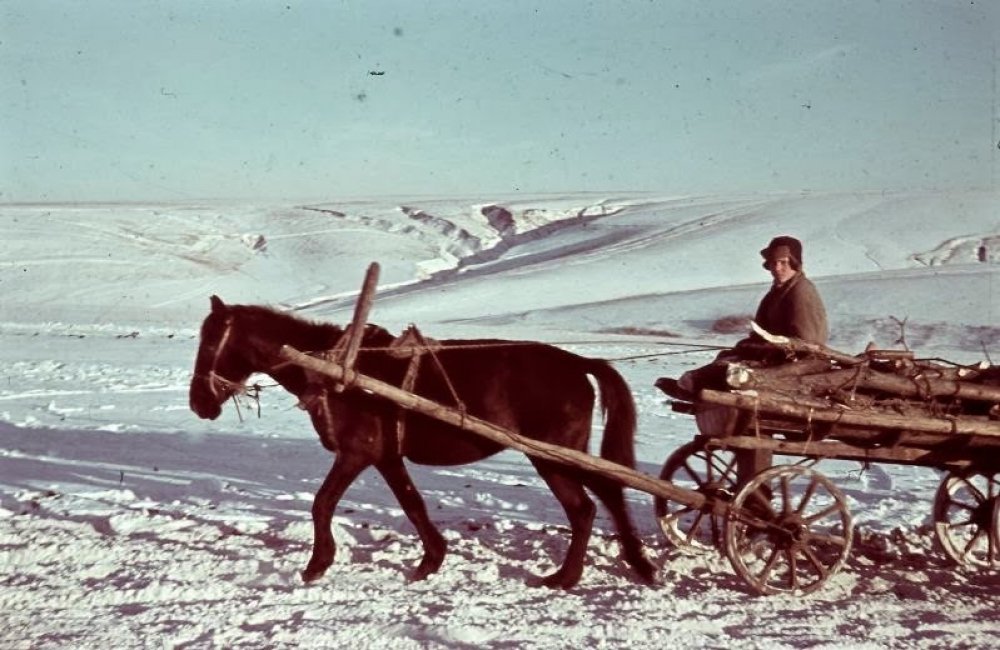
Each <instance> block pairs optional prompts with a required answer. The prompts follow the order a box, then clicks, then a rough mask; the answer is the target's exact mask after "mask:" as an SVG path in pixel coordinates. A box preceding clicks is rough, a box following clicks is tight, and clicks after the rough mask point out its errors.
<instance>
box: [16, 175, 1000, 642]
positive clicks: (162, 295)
mask: <svg viewBox="0 0 1000 650" xmlns="http://www.w3.org/2000/svg"><path fill="white" fill-rule="evenodd" d="M0 226H2V230H3V233H4V237H3V238H2V240H0V286H2V289H3V300H2V302H0V341H2V344H0V363H2V364H3V368H4V381H3V382H2V383H0V611H3V612H4V613H3V614H0V623H2V624H3V625H0V628H2V630H0V646H3V647H66V646H73V647H96V646H105V645H108V644H113V645H115V646H116V647H145V646H149V645H155V646H160V645H170V644H176V645H177V646H183V645H185V644H187V645H189V646H191V647H335V646H336V647H358V648H361V647H364V648H372V647H384V648H390V647H391V648H394V649H395V648H422V647H496V648H501V647H521V646H534V647H543V648H556V647H566V646H567V645H581V646H582V645H587V646H596V647H691V648H693V647H704V646H706V645H709V646H721V645H726V646H727V647H728V646H736V647H743V646H754V645H764V646H767V647H802V646H804V645H817V646H819V647H843V646H844V645H848V646H852V647H882V646H900V647H901V646H907V647H936V646H939V645H942V644H943V645H948V646H952V647H958V646H964V647H973V646H980V647H983V646H986V645H988V644H989V643H990V642H991V639H993V638H995V637H996V635H997V634H1000V619H998V615H997V612H998V611H1000V596H998V592H997V589H996V587H997V581H996V577H995V576H991V575H984V574H966V573H962V572H960V571H956V570H953V569H952V568H950V567H946V566H945V564H944V561H943V560H942V559H941V558H940V554H939V553H937V552H936V551H934V550H932V549H931V543H930V535H929V532H928V530H927V527H926V524H927V522H928V521H929V513H930V503H931V498H932V495H933V490H934V489H935V488H936V486H937V483H938V480H939V477H938V475H937V473H936V472H934V471H932V470H929V469H925V468H905V467H883V466H877V467H872V468H860V467H859V466H857V465H855V464H849V463H841V464H838V463H831V464H829V465H827V464H823V465H821V468H822V469H823V470H824V472H826V473H828V474H829V475H830V476H831V477H832V478H834V479H835V480H836V481H837V482H838V483H839V484H840V485H841V486H842V488H843V489H844V490H845V492H846V493H847V494H848V496H849V498H850V501H851V507H852V511H853V512H854V515H855V519H856V522H857V525H858V526H859V529H860V530H863V531H864V533H863V535H862V543H861V544H860V549H859V550H857V551H856V552H855V555H856V558H855V559H853V560H852V561H851V562H850V563H849V564H848V566H847V567H846V568H845V570H844V571H843V572H842V573H841V574H839V575H838V576H836V578H835V579H834V580H833V581H831V584H830V585H829V586H828V587H827V588H825V589H824V590H823V591H821V592H820V593H819V594H817V595H815V596H813V597H810V598H807V599H803V600H799V599H791V598H789V599H785V598H780V597H778V598H771V599H751V598H747V596H746V594H745V593H744V591H742V587H741V586H740V585H739V581H738V580H737V579H736V578H735V577H734V576H733V575H732V571H731V569H729V568H728V565H727V564H726V563H725V562H724V560H722V559H721V558H710V559H693V558H689V557H684V556H681V555H679V554H677V553H675V552H673V551H671V550H670V548H669V547H668V545H667V544H666V542H665V541H664V540H662V539H661V538H660V536H659V533H658V531H657V530H656V527H655V523H654V522H653V521H652V513H651V508H650V498H649V497H648V496H646V495H644V494H639V493H632V492H630V493H629V499H630V503H631V505H632V510H633V516H634V518H635V520H636V523H637V525H638V527H639V529H640V531H641V533H642V535H643V539H644V541H645V542H646V543H647V544H648V546H649V552H650V554H651V556H656V558H657V560H656V561H657V564H658V565H659V564H662V566H663V568H662V571H661V583H662V584H660V585H658V586H656V587H646V586H643V585H639V584H637V583H635V582H634V580H633V579H632V577H631V576H630V574H629V572H628V571H627V570H626V569H625V568H624V567H623V566H622V565H621V563H620V562H619V560H618V558H617V547H616V546H615V544H614V543H613V540H612V539H611V537H610V530H611V527H610V524H609V522H608V521H607V520H606V519H604V518H603V517H604V515H603V513H602V515H601V517H602V519H600V520H599V522H598V526H599V527H600V528H601V531H602V532H601V534H600V535H599V536H598V537H597V538H596V539H595V540H594V541H593V542H592V544H591V549H590V551H589V558H590V562H591V564H590V565H589V566H588V569H587V572H586V573H585V574H584V580H583V582H581V585H580V587H579V588H578V589H576V590H574V591H573V592H571V593H569V594H562V593H559V594H552V593H548V592H541V591H538V590H537V589H532V588H529V587H527V586H526V585H525V583H526V582H527V580H528V578H529V577H530V576H531V575H532V574H537V573H542V572H545V571H548V570H549V569H550V568H551V566H552V562H553V558H558V557H560V554H561V552H562V549H563V545H564V543H565V535H564V534H563V531H562V527H563V526H564V524H565V519H564V516H563V514H562V512H561V509H560V508H559V506H558V504H556V503H555V502H554V501H553V500H552V498H551V495H550V493H549V492H548V491H547V490H546V489H545V487H544V485H543V484H542V483H541V481H540V479H538V477H537V475H536V474H534V472H533V471H532V469H531V467H530V465H528V464H527V463H526V462H525V461H524V459H523V458H522V457H521V456H519V455H518V454H514V453H512V452H505V453H503V454H500V455H498V456H496V457H494V458H492V459H489V460H487V461H484V462H482V463H479V464H477V465H472V466H463V467H455V468H427V467H416V466H415V467H413V468H412V470H413V474H414V477H415V481H416V482H417V484H418V486H419V487H420V489H421V491H422V492H423V494H424V496H425V498H426V499H427V501H428V504H429V507H430V508H431V511H432V517H433V519H434V520H435V521H436V522H437V523H438V525H439V526H440V527H441V529H442V531H443V532H444V534H445V536H446V537H447V538H448V539H449V543H450V545H451V555H449V557H448V559H447V560H446V562H445V566H444V568H443V569H442V571H441V573H440V574H438V575H436V576H434V577H432V578H431V579H430V580H428V581H425V582H422V583H415V584H407V583H406V582H405V578H404V574H405V571H406V570H407V568H408V567H410V566H411V565H412V564H413V562H414V560H415V559H416V558H417V557H418V554H419V546H418V541H417V540H416V538H415V535H414V533H413V529H412V528H411V527H410V525H409V524H408V523H407V522H406V521H405V519H404V518H403V517H402V514H401V512H400V510H399V509H398V506H397V505H396V503H395V501H394V500H393V499H392V496H391V494H390V493H389V492H388V490H387V489H386V488H385V486H384V485H383V484H382V483H381V482H380V480H379V479H378V477H377V476H375V475H374V474H365V475H363V476H362V478H361V480H360V481H359V482H358V483H357V484H356V485H355V486H353V487H352V489H351V490H350V491H349V492H348V494H347V496H346V498H345V502H344V503H343V505H342V508H341V509H340V510H339V511H338V514H337V517H336V519H335V536H336V537H337V539H338V543H339V544H340V546H341V551H340V552H341V554H340V555H339V556H338V559H337V561H336V563H335V565H334V567H333V568H332V569H331V571H330V572H329V574H328V575H327V577H326V578H325V579H324V580H322V581H320V582H319V583H318V584H316V585H312V586H309V587H306V586H303V585H302V584H301V582H300V581H299V579H298V571H299V570H300V569H301V568H302V565H303V564H304V562H305V559H306V557H307V553H308V545H309V543H310V540H311V526H310V523H309V508H310V500H311V498H312V494H313V493H314V492H315V490H316V488H317V486H318V484H319V481H321V479H322V477H323V476H324V474H325V472H326V469H327V468H328V466H329V463H330V460H331V458H330V456H329V455H328V454H327V453H326V452H325V451H324V450H323V449H322V447H321V446H320V445H319V443H318V441H317V440H316V437H315V433H314V432H313V431H312V428H311V426H310V425H309V422H308V418H307V417H306V416H305V415H304V414H303V413H302V412H301V411H299V410H297V409H295V408H294V405H295V404H294V399H292V398H291V397H290V396H288V395H286V394H284V393H282V392H281V391H280V390H278V389H273V388H265V390H264V393H263V397H262V401H261V403H260V414H259V417H258V415H257V413H256V412H255V410H256V405H253V404H244V405H243V407H241V411H240V413H239V415H238V414H237V412H236V410H235V409H229V410H227V413H226V414H225V415H224V416H223V417H222V418H220V419H219V420H218V421H215V422H206V421H202V420H198V419H197V418H196V417H195V416H194V414H193V413H191V412H190V410H189V408H188V404H187V389H188V383H189V381H190V375H191V368H192V364H193V362H194V356H195V351H196V349H197V345H198V341H197V334H198V327H199V325H200V323H201V320H202V319H203V318H204V316H205V315H206V314H207V312H208V304H209V303H208V297H209V296H210V295H212V294H218V295H220V296H222V297H223V298H224V299H225V300H226V301H227V302H229V303H254V304H270V305H274V306H278V307H280V308H283V309H288V310H294V311H295V312H296V313H298V314H300V315H303V316H307V317H309V318H314V319H317V320H328V321H334V322H340V323H343V322H345V321H346V320H348V318H349V315H350V312H351V310H352V309H353V304H354V297H355V295H356V292H357V289H358V287H359V285H360V282H361V279H362V277H363V275H364V271H365V268H366V267H367V265H368V264H369V263H370V262H371V261H378V262H379V263H380V264H381V267H382V276H381V278H382V279H381V284H380V286H379V292H378V296H377V299H376V304H375V308H374V312H373V314H372V317H371V320H372V321H374V322H377V323H380V324H382V325H384V326H386V327H389V328H390V329H392V330H399V329H401V328H403V327H404V326H406V325H407V324H409V323H416V324H417V325H418V326H420V328H421V330H422V331H423V332H425V333H426V334H427V335H429V336H434V337H441V338H443V337H447V336H461V337H465V338H472V337H480V336H482V337H487V336H489V337H503V338H530V339H535V340H543V341H548V342H553V343H556V344H559V345H563V346H565V347H568V348H570V349H573V350H574V351H577V352H581V353H583V354H586V355H589V356H595V357H603V358H609V359H612V360H615V362H616V367H617V368H618V369H619V370H620V371H621V372H622V374H623V375H624V376H625V377H626V378H627V379H628V381H629V384H630V385H631V387H632V390H633V393H634V395H635V398H636V402H637V404H638V406H639V409H640V431H639V439H638V440H637V455H638V458H639V464H640V468H641V469H642V470H644V471H647V472H649V473H654V474H655V473H657V472H658V471H659V467H660V465H661V464H662V462H663V460H664V458H665V457H666V455H667V454H669V453H670V452H671V451H672V450H673V449H675V448H676V447H677V446H679V445H680V444H682V443H683V442H685V441H687V440H689V439H690V438H691V436H692V435H693V434H694V432H695V431H694V423H693V421H692V420H691V419H690V418H686V417H683V416H678V415H676V414H674V413H673V412H672V411H671V410H670V409H669V407H668V406H667V405H666V404H665V403H664V400H663V399H662V395H661V394H660V393H659V392H658V391H657V390H656V389H654V388H653V387H652V384H653V381H655V379H656V378H657V377H659V376H662V375H676V374H678V373H680V372H682V371H683V370H685V369H688V368H691V367H694V366H697V365H700V364H702V363H704V362H705V361H706V360H707V359H709V358H711V357H712V355H713V354H714V350H712V349H701V350H699V349H698V348H697V347H689V346H698V345H701V346H703V347H705V348H714V347H718V346H725V345H727V344H731V343H732V342H734V341H735V340H737V339H738V338H740V337H741V336H742V334H743V332H742V330H741V325H740V323H741V322H742V321H741V320H740V319H741V318H744V317H746V316H748V315H749V314H751V313H752V311H753V309H754V308H755V306H756V304H757V301H758V300H759V298H760V296H761V295H763V293H764V292H765V291H766V288H767V283H768V282H769V276H768V275H767V273H766V272H765V271H764V270H763V269H762V268H761V265H760V263H761V259H760V256H759V254H758V250H759V249H761V248H762V247H763V246H764V245H766V243H767V242H768V240H770V238H771V237H773V236H775V235H779V234H790V235H794V236H796V237H798V238H800V239H801V240H802V241H803V242H804V244H805V255H804V257H805V260H804V262H805V269H806V272H807V274H808V275H809V276H810V277H811V278H812V279H813V280H814V281H815V282H816V284H817V286H818V287H819V289H820V291H821V293H822V295H823V298H824V300H825V302H826V306H827V310H828V312H829V315H830V321H831V328H832V331H833V337H832V340H831V344H832V345H833V346H834V347H837V348H840V349H843V350H845V351H852V352H853V351H858V350H860V349H861V348H862V347H863V346H864V345H866V344H867V343H869V342H875V343H876V344H877V345H880V346H883V347H897V346H898V343H897V340H898V339H899V338H900V336H903V335H905V337H906V341H907V343H908V344H909V345H910V346H911V347H913V348H915V349H916V350H917V351H918V353H921V354H925V355H926V356H942V357H946V358H950V359H954V360H958V361H963V360H968V361H978V360H980V359H983V358H984V357H985V356H991V357H992V358H993V359H994V360H996V359H1000V326H998V322H1000V320H998V316H1000V313H998V310H1000V301H998V300H995V299H994V283H995V282H996V283H997V286H998V288H1000V275H998V269H1000V267H998V266H997V264H996V262H997V260H998V259H1000V194H998V193H995V192H964V193H963V192H943V193H929V192H925V193H891V194H886V193H877V192H873V193H851V194H833V193H825V194H820V193H796V194H759V195H755V194H747V195H734V196H677V197H659V196H651V195H642V194H636V195H626V196H617V195H614V196H605V195H594V194H587V193H580V194H568V195H558V196H555V195H552V196H526V197H522V196H516V197H470V198H451V197H440V198H438V197H432V198H427V197H424V198H420V197H417V198H414V197H399V198H395V197H393V198H384V199H373V200H361V199H357V200H351V201H342V202H337V201H330V202H324V203H317V204H308V205H267V206H262V205H237V204H221V203H218V204H213V203H204V204H197V205H194V204H185V205H152V204H150V205H140V204H128V205H60V204H47V205H0ZM732 323H736V325H735V326H733V325H732ZM903 323H905V325H902V324H903ZM652 355H658V356H652ZM945 602H947V606H946V607H942V603H945Z"/></svg>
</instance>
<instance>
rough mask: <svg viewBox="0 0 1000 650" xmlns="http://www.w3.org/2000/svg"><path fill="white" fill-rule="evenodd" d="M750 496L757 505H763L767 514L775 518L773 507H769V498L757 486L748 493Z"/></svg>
mask: <svg viewBox="0 0 1000 650" xmlns="http://www.w3.org/2000/svg"><path fill="white" fill-rule="evenodd" d="M750 498H752V499H753V500H754V501H756V502H757V503H758V505H760V506H761V507H763V508H764V509H765V510H766V511H767V515H768V516H769V517H771V518H772V519H774V518H776V514H775V512H774V508H773V507H771V500H770V499H768V498H767V497H765V496H764V494H763V493H762V492H761V491H760V489H759V488H758V489H757V490H754V491H753V492H752V493H751V494H750Z"/></svg>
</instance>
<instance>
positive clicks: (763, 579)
mask: <svg viewBox="0 0 1000 650" xmlns="http://www.w3.org/2000/svg"><path fill="white" fill-rule="evenodd" d="M777 561H778V549H777V548H775V547H772V548H771V555H770V556H769V557H768V558H767V562H765V563H764V568H763V569H761V572H760V573H758V574H757V580H758V581H760V583H761V584H762V585H766V584H767V581H768V580H769V579H770V578H771V572H772V571H774V565H775V564H776V563H777Z"/></svg>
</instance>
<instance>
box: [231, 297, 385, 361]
mask: <svg viewBox="0 0 1000 650" xmlns="http://www.w3.org/2000/svg"><path fill="white" fill-rule="evenodd" d="M230 310H231V311H232V313H233V315H235V316H236V317H237V318H238V319H239V321H240V322H241V323H242V324H243V326H245V327H246V328H248V329H251V330H252V331H253V333H254V334H255V335H256V336H257V337H259V338H262V339H267V340H282V341H286V342H288V343H289V344H291V345H292V346H293V347H296V348H298V349H299V350H304V351H305V350H329V349H331V348H332V347H333V346H334V345H336V344H337V341H339V340H340V337H341V336H343V334H344V328H342V327H340V326H339V325H335V324H333V323H326V322H322V321H315V320H310V319H308V318H303V317H302V316H298V315H297V314H292V313H290V312H287V311H282V310H279V309H275V308H273V307H267V306H264V305H233V306H231V307H230ZM393 338H394V336H393V334H392V333H391V332H389V331H388V330H387V329H385V328H384V327H381V326H379V325H375V324H372V323H369V324H368V325H367V326H366V327H365V334H364V338H363V339H362V342H363V343H364V344H367V345H388V344H389V343H390V342H391V341H392V340H393Z"/></svg>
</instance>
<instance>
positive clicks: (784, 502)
mask: <svg viewBox="0 0 1000 650" xmlns="http://www.w3.org/2000/svg"><path fill="white" fill-rule="evenodd" d="M791 499H792V496H791V489H790V488H789V485H788V477H787V476H785V475H784V474H782V475H781V514H783V515H787V514H789V508H790V506H791Z"/></svg>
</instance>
